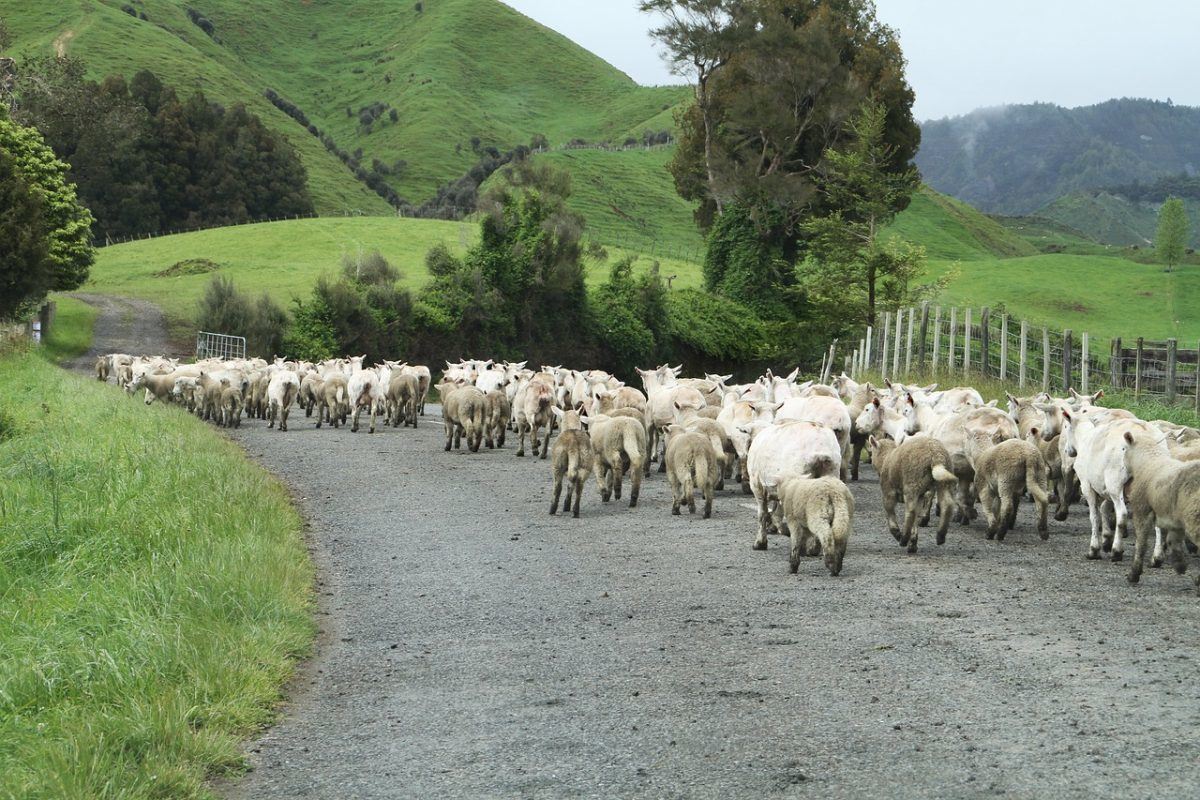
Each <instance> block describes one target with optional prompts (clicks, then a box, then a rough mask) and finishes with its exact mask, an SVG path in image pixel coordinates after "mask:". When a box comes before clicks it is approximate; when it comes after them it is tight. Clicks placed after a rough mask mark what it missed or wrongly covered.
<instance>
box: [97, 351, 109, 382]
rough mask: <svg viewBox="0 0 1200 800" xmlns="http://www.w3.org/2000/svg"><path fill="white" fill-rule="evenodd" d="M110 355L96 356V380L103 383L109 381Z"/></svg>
mask: <svg viewBox="0 0 1200 800" xmlns="http://www.w3.org/2000/svg"><path fill="white" fill-rule="evenodd" d="M108 371H109V357H108V356H96V380H98V381H100V382H101V383H107V382H108Z"/></svg>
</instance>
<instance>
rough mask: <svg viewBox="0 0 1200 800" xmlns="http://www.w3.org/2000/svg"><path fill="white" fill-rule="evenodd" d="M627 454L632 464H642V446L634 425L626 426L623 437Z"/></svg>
mask: <svg viewBox="0 0 1200 800" xmlns="http://www.w3.org/2000/svg"><path fill="white" fill-rule="evenodd" d="M623 441H624V447H625V455H626V456H628V457H629V463H630V464H640V463H641V462H642V458H643V455H642V448H641V445H640V443H639V442H638V435H637V431H635V430H634V429H633V428H632V427H630V426H628V425H626V426H625V434H624V437H623Z"/></svg>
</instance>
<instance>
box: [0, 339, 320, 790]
mask: <svg viewBox="0 0 1200 800" xmlns="http://www.w3.org/2000/svg"><path fill="white" fill-rule="evenodd" d="M311 587H312V567H311V564H310V563H309V560H308V557H307V554H306V552H305V548H304V543H303V540H302V537H301V521H300V519H299V517H298V516H297V514H296V512H295V511H294V510H293V509H292V506H291V504H290V502H289V500H288V497H287V495H286V493H285V492H284V490H283V489H282V487H281V486H280V485H279V484H278V483H277V482H275V481H274V480H273V479H271V478H270V477H269V476H268V475H267V474H266V473H265V472H264V471H263V470H262V469H260V468H258V467H256V466H254V465H252V464H250V463H249V462H248V461H247V460H246V458H245V457H244V455H243V454H242V453H241V452H240V451H239V449H238V448H237V447H236V446H235V445H233V444H232V443H230V442H228V441H225V440H224V439H222V438H221V437H219V436H215V435H214V434H213V433H212V432H211V431H210V430H208V429H206V428H205V426H204V425H203V424H202V423H200V422H199V421H197V420H196V419H195V418H194V417H190V416H188V415H186V414H185V413H183V412H182V411H179V410H177V409H173V408H163V407H161V406H153V407H150V408H147V407H146V406H144V405H142V404H141V403H138V402H136V401H133V400H130V399H129V398H127V397H125V396H124V395H123V394H121V393H119V392H118V391H116V390H115V389H114V388H113V387H111V386H101V385H99V384H97V383H95V382H93V381H87V380H84V379H82V378H79V377H76V376H73V375H70V374H68V373H66V372H63V371H62V370H59V369H58V368H56V367H53V366H51V365H50V364H49V363H48V362H47V361H45V360H44V359H42V358H39V357H37V356H35V355H32V354H29V353H17V354H9V355H7V356H5V357H3V359H2V361H0V608H3V609H4V613H3V614H0V797H13V798H18V797H19V798H29V799H30V800H37V799H38V798H47V800H49V799H50V798H54V800H63V799H64V798H66V799H71V798H80V799H81V800H82V799H83V798H88V800H92V799H93V798H167V797H169V798H190V797H204V796H208V795H207V792H206V790H205V788H204V781H205V780H206V779H207V778H209V777H212V776H214V775H218V774H221V773H225V772H229V771H236V770H238V769H239V768H240V767H241V765H242V757H241V753H240V748H239V742H240V740H241V739H242V738H243V737H245V736H247V735H249V734H250V733H251V732H253V731H254V730H256V729H259V728H261V727H262V726H264V725H265V724H267V723H268V722H269V721H270V720H271V718H272V716H273V714H274V711H273V708H274V705H275V703H276V702H277V701H278V699H279V696H280V688H281V686H282V684H283V682H284V681H285V680H286V679H287V677H288V676H289V675H290V674H291V671H292V668H293V664H294V662H295V659H296V658H297V657H299V656H301V655H302V654H304V653H306V652H307V650H308V648H309V646H310V643H311V641H312V638H313V634H314V625H313V622H312V620H311V617H310V611H311V605H312V596H311Z"/></svg>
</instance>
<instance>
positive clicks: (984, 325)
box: [979, 306, 992, 375]
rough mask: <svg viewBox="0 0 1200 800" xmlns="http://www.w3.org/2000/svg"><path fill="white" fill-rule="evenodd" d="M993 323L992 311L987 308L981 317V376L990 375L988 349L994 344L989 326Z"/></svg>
mask: <svg viewBox="0 0 1200 800" xmlns="http://www.w3.org/2000/svg"><path fill="white" fill-rule="evenodd" d="M991 322H992V310H991V309H990V308H988V307H987V306H984V307H983V311H982V312H981V313H980V315H979V374H980V375H987V374H988V369H989V367H988V348H989V347H991V344H992V332H991V331H990V330H988V325H990V324H991Z"/></svg>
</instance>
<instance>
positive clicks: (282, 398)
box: [267, 369, 300, 432]
mask: <svg viewBox="0 0 1200 800" xmlns="http://www.w3.org/2000/svg"><path fill="white" fill-rule="evenodd" d="M299 393H300V378H299V376H297V375H296V373H295V372H292V371H291V370H290V369H281V370H279V371H278V372H276V373H275V374H274V375H272V376H271V382H270V383H269V384H268V385H267V404H268V406H269V411H268V412H267V413H268V416H269V418H270V422H269V423H268V424H267V427H268V428H274V427H275V420H276V419H278V420H279V430H280V431H281V432H284V431H287V420H288V413H289V412H291V410H292V403H294V402H295V401H296V396H297V395H298V394H299Z"/></svg>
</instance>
